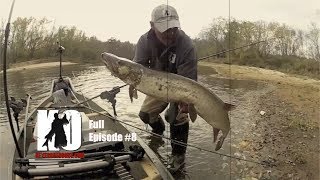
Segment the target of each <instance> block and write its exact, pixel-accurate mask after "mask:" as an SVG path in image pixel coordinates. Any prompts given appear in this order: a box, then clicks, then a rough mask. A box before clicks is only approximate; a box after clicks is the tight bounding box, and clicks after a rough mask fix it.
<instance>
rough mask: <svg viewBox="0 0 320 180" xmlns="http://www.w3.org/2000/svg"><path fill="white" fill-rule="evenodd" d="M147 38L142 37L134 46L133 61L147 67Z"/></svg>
mask: <svg viewBox="0 0 320 180" xmlns="http://www.w3.org/2000/svg"><path fill="white" fill-rule="evenodd" d="M147 41H148V40H147V37H146V36H145V35H142V36H141V37H140V39H139V41H138V43H137V45H136V50H135V54H134V58H133V61H134V62H136V63H139V64H142V65H143V66H147V67H149V55H148V49H147Z"/></svg>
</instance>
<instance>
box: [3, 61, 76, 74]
mask: <svg viewBox="0 0 320 180" xmlns="http://www.w3.org/2000/svg"><path fill="white" fill-rule="evenodd" d="M73 64H77V63H73V62H63V63H62V65H63V66H65V65H73ZM59 65H60V62H42V63H41V62H40V63H32V62H31V63H30V62H29V63H17V64H13V65H12V67H11V68H9V69H7V72H15V71H21V70H27V69H35V68H47V67H55V66H59ZM2 72H3V71H2V70H1V71H0V73H2Z"/></svg>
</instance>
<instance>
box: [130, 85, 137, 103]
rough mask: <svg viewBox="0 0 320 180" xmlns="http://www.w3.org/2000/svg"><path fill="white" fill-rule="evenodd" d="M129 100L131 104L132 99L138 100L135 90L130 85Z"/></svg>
mask: <svg viewBox="0 0 320 180" xmlns="http://www.w3.org/2000/svg"><path fill="white" fill-rule="evenodd" d="M129 98H130V100H131V102H133V98H135V99H138V94H137V90H136V89H135V88H134V86H131V85H130V86H129Z"/></svg>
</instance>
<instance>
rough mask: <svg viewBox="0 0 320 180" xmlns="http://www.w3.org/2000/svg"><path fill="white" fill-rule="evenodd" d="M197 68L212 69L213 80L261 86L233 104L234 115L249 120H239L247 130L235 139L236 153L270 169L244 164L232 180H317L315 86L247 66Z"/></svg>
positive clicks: (318, 84)
mask: <svg viewBox="0 0 320 180" xmlns="http://www.w3.org/2000/svg"><path fill="white" fill-rule="evenodd" d="M199 65H201V66H206V67H210V68H212V69H213V70H214V71H215V72H216V73H214V74H211V75H210V76H212V77H220V78H227V79H229V78H230V79H237V80H250V81H254V82H259V83H262V84H264V86H263V87H262V86H261V88H263V89H265V91H261V90H260V89H257V90H254V91H250V92H248V93H249V95H248V97H250V100H248V101H243V102H241V103H242V104H238V108H239V109H238V110H237V111H242V112H246V114H249V115H248V117H249V120H248V119H246V120H245V119H242V120H243V121H244V122H249V124H250V126H248V127H246V131H248V133H247V134H245V135H244V137H237V138H241V140H240V141H239V144H238V145H237V148H239V149H240V153H243V154H245V155H246V156H247V157H249V158H250V159H253V160H255V161H258V162H264V163H266V164H268V165H269V166H260V165H255V164H252V163H247V164H246V165H245V168H244V169H242V170H241V171H239V172H237V174H241V176H242V177H243V178H249V177H250V178H257V179H319V107H320V106H319V102H320V96H319V89H320V81H319V80H314V79H310V78H307V77H303V76H296V75H289V74H285V73H281V72H278V71H273V70H266V69H261V68H254V67H247V66H238V65H231V66H230V65H226V64H215V63H209V62H201V63H199ZM231 87H232V85H231ZM258 88H259V87H258ZM243 103H246V105H245V106H244V105H243ZM247 106H249V108H248V107H247ZM243 107H246V109H241V108H243ZM231 113H232V112H231ZM231 118H232V115H231ZM231 122H232V119H231ZM233 128H234V130H237V127H233Z"/></svg>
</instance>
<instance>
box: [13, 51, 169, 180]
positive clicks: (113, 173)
mask: <svg viewBox="0 0 320 180" xmlns="http://www.w3.org/2000/svg"><path fill="white" fill-rule="evenodd" d="M61 53H62V51H61ZM61 53H60V76H58V77H57V79H54V80H52V85H51V89H50V95H49V96H48V97H46V98H45V99H44V100H42V101H41V102H40V103H39V104H38V105H37V106H36V107H35V108H34V109H33V110H32V111H31V112H30V113H29V110H28V109H29V101H30V97H29V98H28V100H27V107H26V110H25V111H26V113H25V114H24V116H23V117H24V122H23V124H22V127H21V128H20V131H19V132H18V133H16V137H17V142H18V143H17V144H18V147H17V148H16V150H15V152H14V156H13V159H12V179H128V180H132V179H174V178H173V177H172V175H171V174H170V172H169V171H168V170H167V168H166V167H165V165H164V164H163V163H162V162H161V160H160V159H159V157H158V156H157V155H156V154H155V152H153V151H152V150H151V149H150V147H148V145H146V143H144V142H143V140H142V139H141V138H140V137H139V136H136V139H135V141H134V140H132V141H126V140H125V139H122V141H119V140H118V141H116V142H114V141H98V142H93V141H92V140H90V138H86V137H89V133H91V134H92V133H94V134H99V133H102V134H103V133H105V134H106V133H108V134H115V133H116V134H121V135H123V136H124V135H126V134H130V133H131V132H130V131H129V130H128V129H127V128H126V127H125V126H124V125H123V124H122V123H121V121H118V120H117V119H116V118H114V117H113V116H112V115H111V114H109V113H108V112H107V111H106V110H105V109H103V108H102V107H101V106H100V105H99V104H97V103H95V102H93V101H92V100H91V99H88V98H87V97H85V96H84V95H83V94H80V93H79V92H77V91H76V89H75V87H74V86H73V84H72V81H71V79H70V78H69V77H66V76H64V77H63V76H61V68H62V66H61ZM119 89H120V88H115V89H113V90H111V91H106V92H104V93H101V94H100V97H102V98H107V100H109V102H113V101H114V97H115V93H117V92H119ZM64 92H65V93H64ZM39 110H58V113H59V114H60V115H63V114H64V112H66V111H70V110H74V111H76V112H79V113H80V114H81V119H82V122H81V123H82V124H81V125H82V128H81V132H82V138H81V147H80V148H79V149H77V150H74V151H71V152H72V153H73V154H75V153H78V154H81V157H77V158H71V157H65V158H61V157H60V158H56V156H51V158H45V156H44V154H46V153H44V152H41V153H42V154H41V156H42V158H39V157H40V156H39V151H38V150H37V148H38V146H37V143H40V140H39V137H37V132H38V131H39V125H38V120H39ZM114 113H115V112H114ZM64 115H65V116H66V114H64ZM92 120H99V123H101V124H103V127H102V128H101V126H100V128H90V127H89V121H92ZM69 122H70V126H71V119H69ZM101 124H100V125H101ZM40 128H41V127H40ZM52 129H53V128H52ZM70 129H72V128H70ZM70 131H71V130H70ZM46 137H47V136H46ZM69 137H71V136H69ZM72 137H73V136H72ZM48 139H49V138H47V141H46V143H47V144H46V145H47V148H48V147H49V146H48V142H50V141H48ZM49 140H52V139H49ZM44 145H45V144H44ZM18 148H19V149H18ZM47 150H49V149H47ZM19 151H20V152H19ZM58 152H59V153H60V155H61V154H63V153H65V154H66V153H67V152H69V153H70V151H67V150H64V149H63V148H60V151H58ZM48 154H49V155H50V153H49V152H47V154H46V155H47V156H46V157H49V156H48ZM52 154H54V153H52ZM56 154H57V153H56Z"/></svg>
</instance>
